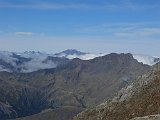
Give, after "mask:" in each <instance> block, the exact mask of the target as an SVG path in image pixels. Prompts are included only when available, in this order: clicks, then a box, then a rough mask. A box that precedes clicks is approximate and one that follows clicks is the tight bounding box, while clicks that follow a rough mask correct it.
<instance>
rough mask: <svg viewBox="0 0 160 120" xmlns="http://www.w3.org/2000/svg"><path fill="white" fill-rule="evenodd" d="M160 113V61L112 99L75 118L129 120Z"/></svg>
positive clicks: (76, 119)
mask: <svg viewBox="0 0 160 120" xmlns="http://www.w3.org/2000/svg"><path fill="white" fill-rule="evenodd" d="M159 113H160V63H158V64H156V65H155V66H154V67H153V68H152V71H151V72H148V73H147V74H144V75H142V76H140V77H139V78H138V79H137V80H135V81H134V82H133V83H132V84H131V85H129V86H127V87H126V88H124V89H122V90H121V91H120V92H119V93H118V95H117V96H116V97H114V98H113V99H112V100H111V101H107V102H105V103H103V104H101V105H99V106H97V107H96V108H93V109H88V110H85V111H84V112H82V113H80V114H79V115H77V116H76V117H75V118H74V119H73V120H129V119H131V118H134V117H143V116H147V115H153V114H159ZM135 119H140V120H141V119H142V118H135Z"/></svg>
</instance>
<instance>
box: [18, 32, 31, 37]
mask: <svg viewBox="0 0 160 120" xmlns="http://www.w3.org/2000/svg"><path fill="white" fill-rule="evenodd" d="M15 34H16V35H22V36H31V35H33V33H32V32H15Z"/></svg>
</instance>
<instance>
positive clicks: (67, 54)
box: [55, 49, 105, 60]
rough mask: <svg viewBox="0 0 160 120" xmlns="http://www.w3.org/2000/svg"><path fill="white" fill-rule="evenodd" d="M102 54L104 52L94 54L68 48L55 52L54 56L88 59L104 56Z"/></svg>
mask: <svg viewBox="0 0 160 120" xmlns="http://www.w3.org/2000/svg"><path fill="white" fill-rule="evenodd" d="M104 55H105V54H97V55H96V54H91V53H85V52H80V51H77V50H75V49H68V50H65V51H63V52H60V53H56V54H55V56H56V57H65V58H68V59H74V58H79V59H82V60H90V59H94V58H96V57H99V56H104Z"/></svg>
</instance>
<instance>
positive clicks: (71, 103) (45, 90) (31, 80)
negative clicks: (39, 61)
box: [0, 53, 151, 120]
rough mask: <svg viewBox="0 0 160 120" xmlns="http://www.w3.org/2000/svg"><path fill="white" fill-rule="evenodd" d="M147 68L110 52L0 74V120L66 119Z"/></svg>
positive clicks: (116, 90)
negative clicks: (55, 65)
mask: <svg viewBox="0 0 160 120" xmlns="http://www.w3.org/2000/svg"><path fill="white" fill-rule="evenodd" d="M49 59H50V58H49ZM150 68H151V67H150V66H148V65H144V64H142V63H139V62H138V61H137V60H135V59H134V58H133V56H132V55H131V54H116V53H111V54H108V55H105V56H102V57H97V58H94V59H91V60H81V59H78V58H75V59H73V60H70V61H69V62H68V63H66V64H64V65H62V66H58V67H56V68H53V69H45V70H39V71H36V72H31V73H8V72H0V118H3V119H7V118H17V117H25V116H30V115H33V116H30V117H26V118H25V119H28V120H30V119H31V118H32V117H33V119H34V120H39V118H43V116H47V115H49V116H50V117H48V119H46V120H54V119H55V120H63V118H64V117H63V116H62V115H64V116H65V115H66V119H65V120H67V118H70V117H73V116H75V115H76V114H77V113H78V111H79V112H80V111H81V110H82V109H85V108H90V107H93V106H95V105H98V104H100V103H102V102H103V101H105V100H108V99H111V98H112V97H113V96H114V95H115V94H116V93H117V92H118V91H119V90H120V89H121V88H123V87H125V86H126V85H128V84H130V83H131V82H132V81H133V80H134V79H135V78H137V77H138V76H140V75H142V74H144V73H146V72H148V71H149V70H150ZM66 107H67V109H66ZM49 109H51V111H50V110H49ZM48 110H49V111H48ZM60 110H62V114H61V113H60ZM66 110H69V111H70V112H71V113H70V112H68V111H66ZM44 111H45V113H44ZM47 111H48V112H47ZM73 111H74V112H73ZM72 113H73V114H72ZM67 116H68V117H67ZM62 117H63V118H62Z"/></svg>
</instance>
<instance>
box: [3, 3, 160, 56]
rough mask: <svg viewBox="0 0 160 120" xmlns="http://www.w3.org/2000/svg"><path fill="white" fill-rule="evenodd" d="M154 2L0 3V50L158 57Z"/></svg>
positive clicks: (159, 23) (158, 18) (159, 6)
mask: <svg viewBox="0 0 160 120" xmlns="http://www.w3.org/2000/svg"><path fill="white" fill-rule="evenodd" d="M159 45H160V0H0V50H7V51H27V50H35V51H44V52H49V53H54V52H58V51H61V50H65V49H68V48H75V49H78V50H81V51H87V52H88V51H89V52H94V53H99V52H107V53H110V52H132V53H141V54H150V55H157V56H160V52H159V50H160V48H159Z"/></svg>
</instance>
